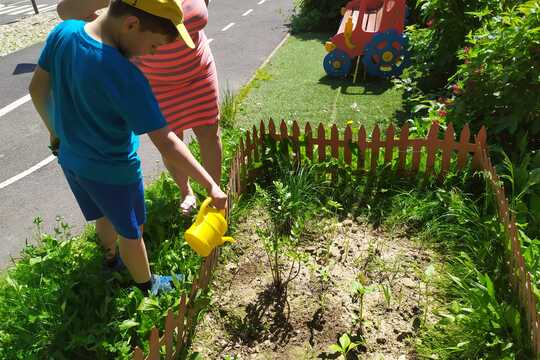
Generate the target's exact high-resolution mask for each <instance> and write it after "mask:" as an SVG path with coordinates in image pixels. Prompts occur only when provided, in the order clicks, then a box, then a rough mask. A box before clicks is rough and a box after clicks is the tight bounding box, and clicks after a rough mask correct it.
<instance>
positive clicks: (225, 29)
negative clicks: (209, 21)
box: [221, 22, 234, 31]
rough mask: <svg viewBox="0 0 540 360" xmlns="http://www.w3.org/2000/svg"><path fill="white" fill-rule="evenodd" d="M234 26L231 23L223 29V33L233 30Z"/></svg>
mask: <svg viewBox="0 0 540 360" xmlns="http://www.w3.org/2000/svg"><path fill="white" fill-rule="evenodd" d="M233 26H234V23H233V22H232V23H230V24H229V25H227V26H225V27H224V28H223V29H221V31H227V30H229V29H230V28H232V27H233Z"/></svg>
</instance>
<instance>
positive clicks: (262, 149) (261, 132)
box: [259, 120, 266, 156]
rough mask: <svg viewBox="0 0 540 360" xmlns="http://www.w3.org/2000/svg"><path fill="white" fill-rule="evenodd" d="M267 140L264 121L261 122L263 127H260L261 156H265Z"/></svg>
mask: <svg viewBox="0 0 540 360" xmlns="http://www.w3.org/2000/svg"><path fill="white" fill-rule="evenodd" d="M265 138H266V128H265V126H264V121H262V120H261V125H260V126H259V141H260V144H261V156H264V152H265V149H266V144H265Z"/></svg>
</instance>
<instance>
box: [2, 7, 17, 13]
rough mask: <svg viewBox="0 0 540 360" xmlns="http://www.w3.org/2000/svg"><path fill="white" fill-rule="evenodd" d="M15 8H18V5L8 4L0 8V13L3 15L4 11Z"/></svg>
mask: <svg viewBox="0 0 540 360" xmlns="http://www.w3.org/2000/svg"><path fill="white" fill-rule="evenodd" d="M17 8H18V6H13V5H8V6H6V7H5V8H3V9H2V10H0V15H3V14H4V13H8V12H10V11H12V10H16V9H17Z"/></svg>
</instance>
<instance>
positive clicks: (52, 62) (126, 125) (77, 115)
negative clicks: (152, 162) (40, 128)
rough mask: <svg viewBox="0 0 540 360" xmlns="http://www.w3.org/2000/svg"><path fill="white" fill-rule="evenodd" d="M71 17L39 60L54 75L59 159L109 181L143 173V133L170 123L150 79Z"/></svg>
mask: <svg viewBox="0 0 540 360" xmlns="http://www.w3.org/2000/svg"><path fill="white" fill-rule="evenodd" d="M84 25H85V22H83V21H78V20H68V21H64V22H63V23H61V24H59V25H58V26H56V28H55V29H54V30H53V31H52V32H51V33H50V34H49V37H48V38H47V42H46V44H45V47H44V48H43V50H42V53H41V56H40V58H39V66H40V67H41V68H43V69H44V70H45V71H47V72H49V73H50V75H51V79H52V99H53V100H52V105H53V110H52V112H53V115H52V122H53V124H52V125H53V129H54V131H55V133H56V135H57V136H58V138H59V139H60V152H59V155H58V160H59V162H60V164H61V165H62V166H63V167H65V168H68V169H70V170H72V171H73V172H75V173H76V174H77V175H79V176H81V177H83V178H87V179H90V180H94V181H98V182H102V183H108V184H131V183H134V182H137V181H139V180H140V179H141V177H142V172H141V165H140V163H141V161H140V158H139V156H138V155H137V148H138V147H139V137H138V135H140V134H145V133H148V132H151V131H154V130H157V129H161V128H163V127H164V126H166V121H165V119H164V118H163V115H162V114H161V111H160V109H159V105H158V103H157V101H156V99H155V97H154V95H153V93H152V90H151V89H150V86H149V84H148V81H147V80H146V78H145V77H144V75H143V74H142V73H141V72H140V70H139V69H138V68H137V67H136V66H135V65H133V64H132V63H131V62H130V61H129V60H128V59H127V58H125V57H124V56H122V55H121V54H120V52H119V51H118V50H117V49H115V48H113V47H111V46H108V45H106V44H103V43H101V42H99V41H96V40H95V39H93V38H91V37H90V36H89V35H88V34H87V33H86V31H85V30H84Z"/></svg>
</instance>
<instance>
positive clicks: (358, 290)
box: [351, 275, 375, 323]
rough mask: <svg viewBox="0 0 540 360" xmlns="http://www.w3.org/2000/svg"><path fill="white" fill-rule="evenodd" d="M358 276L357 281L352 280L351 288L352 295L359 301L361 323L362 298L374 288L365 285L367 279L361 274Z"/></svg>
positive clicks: (362, 316)
mask: <svg viewBox="0 0 540 360" xmlns="http://www.w3.org/2000/svg"><path fill="white" fill-rule="evenodd" d="M358 278H359V280H358V281H356V280H355V281H353V283H352V286H351V290H352V292H353V296H355V297H357V298H358V302H359V303H360V311H359V320H360V323H362V320H363V319H364V298H365V296H366V295H367V294H369V293H372V292H373V291H374V290H375V288H374V287H373V286H365V283H366V282H367V279H365V277H364V276H363V275H359V276H358Z"/></svg>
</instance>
